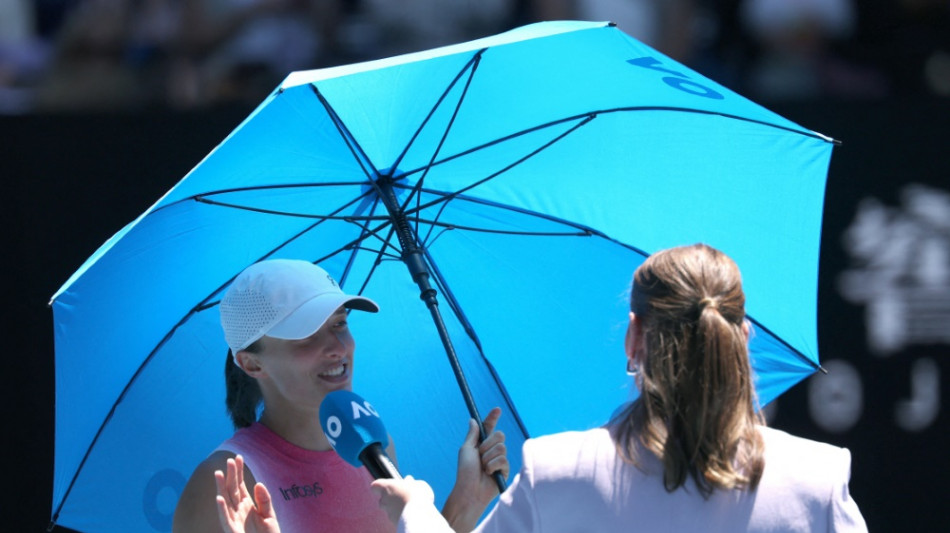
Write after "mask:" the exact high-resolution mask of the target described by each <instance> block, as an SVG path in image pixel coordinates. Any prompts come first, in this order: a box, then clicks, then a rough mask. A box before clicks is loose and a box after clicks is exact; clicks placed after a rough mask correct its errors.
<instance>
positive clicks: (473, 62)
mask: <svg viewBox="0 0 950 533" xmlns="http://www.w3.org/2000/svg"><path fill="white" fill-rule="evenodd" d="M484 52H485V49H484V48H483V49H481V50H479V51H478V53H477V54H475V55H474V56H473V57H472V59H471V60H470V61H469V62H468V63H467V64H466V65H465V67H464V68H463V70H462V71H461V72H459V73H458V75H457V76H456V77H455V79H454V80H452V85H450V86H449V87H448V88H447V89H446V90H445V92H444V93H443V94H442V97H440V98H439V101H438V102H437V103H436V105H435V107H433V108H432V111H430V113H429V116H428V117H426V121H428V120H429V117H431V116H432V114H433V113H435V110H436V108H438V107H439V105H441V103H442V101H443V99H444V98H445V96H446V95H447V94H448V91H449V90H450V89H451V88H452V86H454V85H455V84H456V83H457V82H458V80H459V78H460V77H461V75H462V73H463V72H465V70H466V69H468V72H469V74H468V79H466V80H465V87H464V88H463V89H462V94H461V95H459V99H458V101H457V102H456V103H455V109H454V110H453V111H452V118H451V119H449V122H448V124H446V126H445V131H444V132H442V138H441V139H439V144H438V145H437V146H436V147H435V151H434V152H433V153H432V157H431V158H430V159H429V164H428V165H427V166H426V169H425V170H424V171H423V172H422V176H421V177H419V179H418V180H416V185H415V187H414V188H413V190H412V193H411V194H410V195H409V198H406V201H405V202H403V204H402V210H403V211H405V210H406V207H408V206H409V204H410V203H411V202H412V199H413V198H415V199H416V208H417V212H418V207H419V203H420V201H421V199H420V198H419V197H418V195H417V194H416V192H417V191H418V189H419V187H422V184H423V183H424V182H425V179H426V176H428V175H429V169H431V168H432V163H433V162H435V159H436V158H437V157H439V152H441V151H442V147H443V146H444V145H445V140H446V139H448V137H449V132H451V131H452V126H453V125H454V124H455V119H456V118H458V114H459V110H460V109H461V108H462V103H464V102H465V97H466V96H467V95H468V89H469V88H470V87H471V86H472V79H473V78H474V77H475V71H476V70H478V65H479V62H480V60H481V57H482V54H483V53H484ZM469 65H471V69H469V68H468V67H469ZM421 130H422V128H421V127H420V128H419V131H417V132H416V135H418V134H419V132H420V131H421ZM413 140H415V136H413ZM410 144H411V141H410ZM408 149H409V147H408V146H407V147H406V151H408ZM406 151H403V153H402V154H401V155H400V156H399V160H400V161H401V160H402V158H403V157H404V156H405V154H406ZM393 168H395V166H394V167H393ZM418 229H419V220H418V219H416V234H418V233H419V231H418Z"/></svg>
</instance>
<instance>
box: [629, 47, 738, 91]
mask: <svg viewBox="0 0 950 533" xmlns="http://www.w3.org/2000/svg"><path fill="white" fill-rule="evenodd" d="M627 63H630V64H631V65H633V66H635V67H641V68H646V69H650V70H653V71H656V72H659V73H661V74H667V75H666V76H663V77H662V78H660V79H661V81H663V83H665V84H667V85H669V86H670V87H672V88H674V89H678V90H680V91H683V92H685V93H689V94H691V95H693V96H702V97H703V98H711V99H713V100H722V99H723V95H721V94H719V93H718V92H716V91H714V90H713V89H710V88H709V87H706V86H705V85H703V84H701V83H697V82H695V81H693V80H691V79H689V76H687V75H686V74H683V73H681V72H677V71H675V70H670V69H668V68H665V67H664V66H663V63H661V62H660V61H659V60H657V59H656V58H653V57H648V56H645V57H638V58H636V59H628V60H627Z"/></svg>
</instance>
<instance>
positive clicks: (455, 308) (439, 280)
mask: <svg viewBox="0 0 950 533" xmlns="http://www.w3.org/2000/svg"><path fill="white" fill-rule="evenodd" d="M423 253H424V254H425V256H426V259H427V262H428V263H429V266H430V267H431V268H430V270H431V272H432V274H434V276H435V282H436V285H438V286H439V288H440V289H441V290H442V296H443V298H444V299H445V300H446V301H447V302H448V304H449V308H450V309H452V312H453V313H455V316H456V318H458V320H459V323H461V325H462V328H463V329H464V330H465V332H466V334H468V336H469V338H470V339H472V342H473V343H474V344H475V348H476V349H477V350H478V353H479V355H480V356H481V358H482V361H483V362H484V363H485V366H486V367H487V368H488V371H489V373H490V374H491V377H492V380H494V382H495V385H496V386H497V387H498V391H499V392H500V393H501V396H502V399H503V400H504V401H505V403H506V404H507V405H508V413H509V415H510V416H512V417H513V418H514V420H515V422H516V423H517V425H518V429H519V430H520V431H521V434H522V435H523V436H524V438H529V437H530V436H531V435H530V434H529V433H528V428H527V426H526V425H525V423H524V421H523V420H522V419H521V415H520V413H518V409H517V408H516V407H515V402H514V401H512V399H511V396H510V395H509V394H508V389H507V388H505V385H504V382H502V380H501V376H499V375H498V372H497V371H496V370H495V367H494V365H492V364H491V361H489V360H488V358H487V357H485V352H484V350H483V349H482V342H481V340H479V338H478V334H477V333H475V328H474V326H472V323H471V322H469V320H468V317H467V316H465V313H464V312H463V311H462V307H461V305H459V302H458V300H457V299H456V298H455V294H454V293H453V292H452V290H451V289H449V286H448V283H447V282H446V280H445V277H444V276H443V275H442V271H441V270H439V266H438V265H437V264H436V262H435V259H434V258H433V257H432V255H431V254H430V253H429V250H428V248H424V249H423Z"/></svg>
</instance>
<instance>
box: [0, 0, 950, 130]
mask: <svg viewBox="0 0 950 533" xmlns="http://www.w3.org/2000/svg"><path fill="white" fill-rule="evenodd" d="M562 19H574V20H610V21H613V22H615V23H617V24H618V26H619V27H620V29H622V30H623V31H625V32H626V33H628V34H630V35H632V36H634V37H636V38H638V39H639V40H641V41H643V42H645V43H646V44H648V45H650V46H652V47H654V48H656V49H657V50H659V51H661V52H663V53H664V54H666V55H668V56H670V57H672V58H674V59H677V60H678V61H680V62H682V63H684V64H686V65H688V66H690V67H692V68H694V69H695V70H697V71H699V72H700V73H702V74H704V75H706V76H708V77H710V78H712V79H714V80H716V81H718V82H720V83H722V84H724V85H726V86H729V87H731V88H733V89H735V90H737V91H739V92H740V93H742V94H745V95H746V96H749V97H751V98H753V99H758V100H760V101H777V100H794V99H798V100H802V99H813V98H841V99H881V98H887V97H892V96H906V95H911V96H924V95H927V96H936V97H944V98H950V0H862V1H860V2H858V0H0V114H25V113H56V112H77V111H79V112H83V111H109V110H125V109H142V108H173V109H192V108H200V107H207V106H216V105H227V104H232V103H240V104H245V103H248V104H249V103H255V102H258V101H260V100H261V99H262V98H263V97H264V96H266V95H267V94H268V93H269V92H270V91H271V90H273V89H274V87H276V86H277V84H279V83H280V81H281V80H282V79H283V78H284V77H285V76H286V75H287V74H288V73H290V72H292V71H294V70H304V69H313V68H322V67H328V66H333V65H339V64H346V63H353V62H357V61H364V60H369V59H377V58H381V57H387V56H392V55H396V54H401V53H406V52H412V51H417V50H423V49H427V48H432V47H435V46H440V45H445V44H451V43H455V42H461V41H466V40H470V39H474V38H478V37H483V36H486V35H491V34H494V33H499V32H501V31H504V30H507V29H510V28H513V27H516V26H519V25H523V24H527V23H531V22H537V21H542V20H562Z"/></svg>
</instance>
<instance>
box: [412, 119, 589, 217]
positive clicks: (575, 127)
mask: <svg viewBox="0 0 950 533" xmlns="http://www.w3.org/2000/svg"><path fill="white" fill-rule="evenodd" d="M596 116H597V115H589V116H587V117H585V118H584V119H583V120H581V121H580V122H578V123H577V124H575V125H573V126H571V127H570V128H569V129H568V130H567V131H565V132H563V133H561V134H560V135H558V136H556V137H555V138H553V139H551V140H550V141H548V142H546V143H544V144H543V145H541V146H540V147H538V148H536V149H535V150H533V151H531V152H530V153H528V154H527V155H525V156H523V157H521V158H520V159H518V160H516V161H514V162H513V163H511V164H509V165H507V166H505V167H504V168H502V169H501V170H499V171H497V172H495V173H493V174H490V175H489V176H487V177H485V178H482V179H480V180H478V181H475V182H474V183H471V184H469V185H467V186H465V187H462V188H461V189H459V190H457V191H454V192H451V193H446V194H445V195H444V196H443V197H442V198H439V199H438V200H433V201H431V202H428V203H426V204H423V205H421V206H418V207H417V208H416V210H421V209H426V208H428V207H431V206H433V205H435V204H436V203H439V202H447V201H450V200H453V199H454V198H457V197H458V196H459V195H461V194H462V193H464V192H465V191H468V190H471V189H473V188H475V187H477V186H479V185H481V184H482V183H485V182H487V181H489V180H492V179H494V178H496V177H498V176H500V175H501V174H504V173H505V172H508V171H509V170H511V169H512V168H514V167H516V166H518V165H520V164H521V163H524V162H525V161H527V160H528V159H531V158H532V157H534V156H536V155H538V154H539V153H541V152H542V151H544V150H546V149H547V148H550V147H551V146H552V145H553V144H554V143H556V142H558V141H560V140H561V139H563V138H565V137H567V136H568V135H570V134H571V133H574V132H575V131H577V130H578V129H579V128H580V127H581V126H585V125H587V124H589V123H590V122H591V121H592V120H594V118H596Z"/></svg>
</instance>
